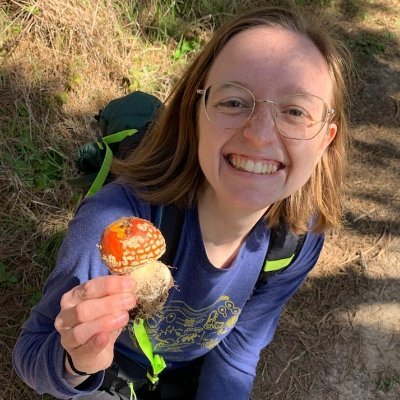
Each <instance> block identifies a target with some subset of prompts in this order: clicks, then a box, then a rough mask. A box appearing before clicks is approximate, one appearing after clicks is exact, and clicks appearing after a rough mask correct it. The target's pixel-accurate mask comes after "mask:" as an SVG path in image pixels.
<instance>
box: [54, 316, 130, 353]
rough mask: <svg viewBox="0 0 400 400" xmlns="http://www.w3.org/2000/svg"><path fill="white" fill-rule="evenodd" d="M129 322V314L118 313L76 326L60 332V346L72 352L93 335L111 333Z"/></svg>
mask: <svg viewBox="0 0 400 400" xmlns="http://www.w3.org/2000/svg"><path fill="white" fill-rule="evenodd" d="M128 322H129V313H128V312H127V311H119V312H117V313H114V314H109V315H106V316H104V317H101V318H99V319H96V320H94V321H90V322H86V323H83V324H79V325H76V326H75V327H73V328H71V329H63V330H61V332H60V334H61V344H62V346H63V347H64V348H65V349H66V350H67V351H70V350H73V349H75V348H77V347H79V346H83V345H85V344H86V343H88V342H89V341H90V340H91V339H92V338H93V337H94V336H95V335H98V334H100V333H107V334H109V333H111V332H113V331H115V330H118V329H121V328H123V327H124V326H125V325H126V324H127V323H128Z"/></svg>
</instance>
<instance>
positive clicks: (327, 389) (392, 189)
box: [0, 0, 400, 400]
mask: <svg viewBox="0 0 400 400" xmlns="http://www.w3.org/2000/svg"><path fill="white" fill-rule="evenodd" d="M161 3H163V4H164V8H161V6H160V2H159V1H157V0H151V1H137V2H124V1H122V0H121V1H114V2H111V1H108V0H104V1H98V2H97V1H92V0H85V1H80V2H76V1H73V0H65V1H62V2H61V1H60V0H37V1H33V0H32V1H23V0H13V1H1V0H0V141H1V143H2V145H1V147H0V168H1V174H0V202H1V205H2V206H1V209H0V218H1V225H0V237H1V240H0V288H1V290H2V296H1V300H0V301H1V307H0V309H1V312H0V325H1V326H2V329H1V333H0V344H1V348H2V351H1V356H0V365H1V371H2V372H1V374H0V387H2V388H3V390H2V394H0V398H4V399H12V400H15V399H16V400H18V399H27V398H32V399H34V398H42V397H41V396H38V395H35V394H33V393H32V391H31V390H30V389H29V388H28V387H27V386H26V385H24V384H23V383H22V382H21V381H20V380H19V378H17V376H16V375H15V373H14V372H13V371H12V367H11V351H12V347H13V345H14V342H15V339H16V336H17V335H18V332H19V330H20V326H21V324H22V322H23V321H24V320H25V319H26V318H27V316H28V313H29V310H30V308H31V306H32V305H33V304H34V303H35V302H36V301H37V299H38V298H39V296H40V290H41V287H42V285H43V282H44V280H45V278H46V276H47V275H48V273H49V271H50V270H51V269H52V267H53V265H54V257H55V253H56V250H57V246H58V243H59V240H60V238H61V237H62V232H63V230H64V229H65V228H66V225H67V222H68V220H69V219H70V218H71V216H72V214H73V211H74V209H75V207H76V205H77V203H78V202H79V200H80V198H81V194H80V193H78V192H76V191H75V190H73V189H72V188H71V187H70V186H69V185H68V184H67V180H68V178H69V177H71V175H72V173H73V170H74V168H73V163H72V161H71V160H72V158H73V155H74V152H75V150H76V148H77V147H78V144H80V143H84V142H86V141H88V140H92V139H93V138H94V137H95V136H96V133H97V132H96V127H95V126H94V125H93V122H94V119H93V116H94V115H95V114H96V113H97V112H98V110H99V109H100V108H101V107H102V106H103V105H104V104H106V103H107V102H108V101H109V100H110V99H112V98H115V97H117V96H120V95H123V94H125V93H127V92H128V91H130V90H137V89H140V90H144V91H149V92H152V93H154V94H156V95H158V96H159V97H160V98H162V99H165V98H166V96H167V94H168V92H169V90H170V88H171V85H172V84H173V82H174V81H175V80H176V79H177V78H178V76H179V72H180V70H181V69H182V68H183V67H184V64H185V60H186V59H187V57H190V54H188V55H187V54H180V55H179V57H175V58H174V57H173V54H174V52H175V51H176V50H177V48H178V42H179V39H180V38H181V34H184V37H185V40H187V41H188V42H190V43H192V44H193V43H194V44H195V45H197V44H201V43H202V42H203V41H204V40H206V39H207V38H208V37H209V35H210V33H211V31H212V29H213V27H214V25H216V24H218V23H219V22H220V20H221V19H222V18H224V16H225V15H226V14H227V11H226V10H229V11H235V10H236V9H239V8H248V7H249V6H250V5H251V4H262V3H265V1H264V2H263V1H250V0H247V1H241V2H239V1H233V2H232V1H225V0H220V1H217V2H208V1H201V2H193V4H190V3H189V5H188V2H181V1H178V2H176V5H177V7H175V8H174V7H172V3H173V2H172V1H171V2H169V1H165V2H161ZM268 3H272V2H271V1H270V2H268ZM274 3H281V4H282V3H283V2H279V1H274ZM304 3H306V4H309V5H311V6H313V7H314V6H315V5H316V4H331V7H330V8H329V10H328V11H329V12H330V13H331V14H332V16H336V17H339V18H341V19H342V27H343V35H344V38H345V40H346V41H347V43H348V44H349V45H350V47H351V49H352V51H353V53H354V54H355V56H356V60H357V65H358V74H359V77H360V80H359V81H358V86H357V88H356V90H355V92H354V95H353V102H354V106H353V113H352V115H353V117H352V124H353V132H354V141H353V144H354V148H353V150H352V153H351V157H350V161H351V163H350V170H349V174H348V184H347V191H346V196H347V202H346V211H347V214H346V222H347V229H346V230H345V231H343V232H340V233H338V232H336V233H333V234H332V235H331V236H329V237H328V238H327V245H326V247H325V250H324V253H323V256H322V259H321V262H320V263H319V266H318V267H317V268H316V269H315V270H314V271H313V273H312V274H311V276H310V279H309V280H308V281H307V282H306V284H305V285H304V287H303V288H302V290H301V291H300V292H299V293H298V294H297V295H296V296H295V298H294V299H293V301H291V303H290V305H289V307H288V309H287V310H286V312H285V313H284V315H283V317H282V321H281V323H280V327H279V331H278V333H277V336H276V340H275V341H274V343H273V344H272V345H271V346H270V347H269V348H268V349H267V350H266V351H265V352H264V353H263V355H262V359H261V362H260V365H259V373H258V377H257V382H256V386H255V389H254V399H257V400H262V399H267V398H268V399H270V400H282V399H291V400H295V399H301V400H304V399H345V398H354V399H357V398H360V399H361V398H362V399H363V400H364V399H375V398H376V399H378V398H381V397H380V396H381V393H383V392H382V390H380V391H374V390H375V389H373V388H372V386H371V385H372V383H373V382H375V381H376V380H377V379H378V378H379V377H381V378H379V379H380V381H379V382H380V383H381V384H382V385H383V386H381V388H382V387H385V388H389V387H390V390H389V391H387V392H386V396H387V397H385V398H387V399H391V398H399V397H392V396H400V395H399V391H397V389H396V388H397V387H398V385H397V383H396V373H397V374H398V373H399V369H398V367H397V369H396V368H395V367H393V368H392V369H390V368H389V366H391V365H392V364H391V363H389V362H388V363H387V364H385V365H383V366H384V367H385V368H384V369H383V370H382V369H381V370H379V368H380V367H381V366H376V368H375V369H373V370H371V369H369V370H368V374H369V375H368V374H364V372H365V371H366V370H367V369H368V368H367V367H365V365H367V364H368V363H367V361H368V360H366V359H365V357H366V356H365V354H364V353H363V348H365V343H364V341H363V336H362V335H361V333H360V330H359V329H356V328H355V327H354V326H352V323H354V322H355V321H358V320H357V319H355V318H356V316H357V315H359V314H357V313H358V312H359V310H360V305H362V304H365V302H366V301H367V300H366V299H369V301H372V300H373V299H374V298H376V299H377V301H378V300H379V301H381V300H382V299H383V298H384V299H386V300H387V299H389V300H390V301H393V302H397V303H398V302H399V301H400V299H399V297H398V296H397V297H396V296H395V295H394V294H393V293H394V292H395V288H396V287H397V289H398V288H399V285H400V283H399V277H398V276H397V277H396V275H395V272H393V271H394V267H393V268H391V269H389V268H388V271H389V270H390V271H392V273H393V276H392V277H388V276H385V273H386V272H387V273H389V272H388V271H386V272H385V273H384V271H383V270H382V268H381V267H380V265H381V264H380V263H383V264H384V263H385V262H386V261H387V260H393V258H390V257H391V256H392V255H393V254H394V252H396V251H398V250H396V247H394V243H397V242H396V240H397V239H398V238H399V236H400V221H399V219H398V216H399V211H400V206H399V202H400V194H399V187H400V171H399V158H400V157H399V151H398V149H399V148H400V146H399V144H400V143H399V136H398V127H399V125H400V121H399V116H400V112H399V110H400V105H399V101H400V82H399V80H400V78H399V76H400V74H399V71H400V66H399V60H398V38H399V35H400V32H399V31H400V21H399V18H398V15H399V12H400V9H399V4H398V3H397V2H396V0H386V1H385V0H379V1H378V0H376V1H362V0H352V1H350V0H341V1H337V2H333V1H328V0H327V1H322V0H321V1H312V0H310V1H304ZM135 4H137V5H138V7H137V8H136V9H135V8H134V7H133V5H135ZM130 5H131V7H130ZM137 10H140V11H137ZM182 15H183V16H184V17H183V16H182ZM344 16H346V17H344ZM161 17H162V18H161ZM163 18H164V19H163ZM393 249H395V250H393ZM389 289H390V290H389ZM398 292H400V290H398ZM374 296H375V297H374ZM385 296H386V297H385ZM386 300H385V301H386ZM376 332H378V333H379V332H380V331H379V329H378V328H376ZM392 334H393V342H392V344H391V345H392V347H393V346H394V347H393V352H394V354H395V351H396V349H397V350H399V349H398V347H396V346H397V345H398V343H400V341H399V338H398V336H396V335H397V334H398V332H396V331H393V332H392ZM343 352H347V354H346V357H345V356H344V355H343V354H342V353H343ZM397 354H399V352H398V353H397ZM397 360H398V364H399V365H400V360H399V359H397ZM339 363H340V365H339ZM394 364H395V363H394ZM368 365H370V364H368ZM352 371H356V372H357V374H358V375H356V376H355V377H354V379H355V380H356V378H359V380H360V382H362V383H363V384H364V385H365V386H368V385H369V386H368V387H369V388H371V389H370V393H372V394H371V396H375V397H366V396H364V397H357V396H356V395H354V396H349V397H345V396H346V395H345V394H343V393H342V392H340V390H339V389H338V387H339V386H338V385H340V383H341V382H347V381H346V379H347V378H348V377H349V376H351V375H352ZM379 371H380V372H379ZM367 376H369V378H367ZM371 382H372V383H371ZM390 383H393V387H391V386H390ZM385 385H386V386H385ZM396 385H397V386H396ZM376 390H377V389H376ZM341 396H342V397H341ZM360 396H361V395H360ZM382 398H383V397H382Z"/></svg>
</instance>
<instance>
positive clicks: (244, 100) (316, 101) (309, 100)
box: [197, 82, 335, 140]
mask: <svg viewBox="0 0 400 400" xmlns="http://www.w3.org/2000/svg"><path fill="white" fill-rule="evenodd" d="M197 93H199V94H201V95H202V103H203V107H204V111H205V114H206V116H207V119H208V120H209V121H210V122H211V123H212V124H214V125H215V126H217V127H219V128H224V129H232V130H233V129H239V128H243V127H244V126H245V125H246V123H247V122H248V121H249V119H250V118H251V117H252V116H253V115H254V113H255V112H256V108H257V105H258V103H266V104H269V105H270V106H271V109H272V118H273V120H274V121H275V125H276V127H277V129H278V131H279V133H280V134H281V135H282V136H284V137H286V138H289V139H296V140H310V139H313V138H314V137H315V136H317V135H318V133H319V132H321V130H322V128H323V127H324V125H325V124H326V123H327V122H329V121H330V120H331V118H332V116H333V114H334V113H335V110H333V109H332V108H329V106H328V104H327V103H326V102H325V100H323V99H322V98H320V97H318V96H314V95H312V94H308V93H298V94H290V95H286V96H283V97H282V98H280V99H278V100H276V101H273V100H267V99H265V100H264V99H256V98H255V96H254V95H253V93H252V92H251V91H250V90H249V89H247V88H245V87H243V86H241V85H238V84H236V83H233V82H222V83H217V84H212V85H210V86H208V87H207V88H206V89H198V90H197Z"/></svg>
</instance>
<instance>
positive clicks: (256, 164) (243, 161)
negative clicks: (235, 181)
mask: <svg viewBox="0 0 400 400" xmlns="http://www.w3.org/2000/svg"><path fill="white" fill-rule="evenodd" d="M229 162H230V163H231V165H233V166H234V167H235V168H238V169H241V170H244V171H247V172H252V173H253V174H272V173H274V172H276V171H277V170H278V166H277V165H276V164H272V163H266V162H262V161H259V160H257V161H253V160H250V159H248V158H244V157H239V156H237V155H231V156H229Z"/></svg>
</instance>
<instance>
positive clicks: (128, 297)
mask: <svg viewBox="0 0 400 400" xmlns="http://www.w3.org/2000/svg"><path fill="white" fill-rule="evenodd" d="M134 305H135V296H134V295H133V294H130V293H124V295H123V297H122V307H124V308H132V307H133V306H134Z"/></svg>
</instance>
